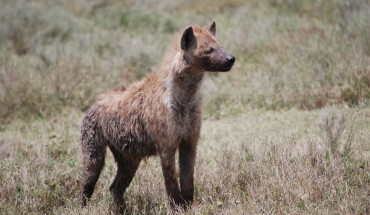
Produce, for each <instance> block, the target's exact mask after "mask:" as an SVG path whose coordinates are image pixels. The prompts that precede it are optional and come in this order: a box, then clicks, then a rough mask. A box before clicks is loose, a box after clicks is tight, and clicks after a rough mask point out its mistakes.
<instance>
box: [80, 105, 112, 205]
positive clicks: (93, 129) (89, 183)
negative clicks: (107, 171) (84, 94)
mask: <svg viewBox="0 0 370 215" xmlns="http://www.w3.org/2000/svg"><path fill="white" fill-rule="evenodd" d="M92 109H93V108H92ZM99 136H100V135H99V132H98V131H97V126H96V112H95V111H92V110H91V109H90V111H89V112H88V113H87V114H86V116H85V118H84V120H83V122H82V127H81V144H82V152H83V159H84V161H83V173H82V178H81V200H82V206H86V202H87V200H88V199H89V198H90V197H91V196H92V194H93V192H94V187H95V184H96V182H97V181H98V179H99V176H100V173H101V171H102V169H103V167H104V160H105V153H106V144H105V143H104V142H103V141H102V140H101V138H99Z"/></svg>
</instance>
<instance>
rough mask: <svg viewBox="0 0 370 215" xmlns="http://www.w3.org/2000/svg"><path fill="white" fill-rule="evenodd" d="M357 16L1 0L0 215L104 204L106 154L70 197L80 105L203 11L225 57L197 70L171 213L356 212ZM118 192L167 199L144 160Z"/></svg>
mask: <svg viewBox="0 0 370 215" xmlns="http://www.w3.org/2000/svg"><path fill="white" fill-rule="evenodd" d="M369 17H370V4H369V2H368V1H367V0H353V1H345V0H327V1H319V0H307V1H294V0H261V1H242V0H225V1H223V0H213V1H211V0H205V1H194V0H191V1H169V0H167V1H160V2H157V1H125V2H122V1H118V0H111V1H106V2H105V1H101V3H100V2H99V3H97V1H94V2H90V1H82V0H78V1H67V0H56V1H53V2H52V3H51V2H49V1H45V0H33V1H24V0H0V123H1V124H0V184H1V185H0V196H1V198H0V214H109V207H110V203H111V195H110V193H109V192H108V187H109V185H110V183H111V182H112V179H113V177H114V174H115V168H116V167H115V164H114V162H113V159H112V156H111V154H110V153H109V156H108V160H107V162H106V166H105V168H104V171H103V174H102V176H101V178H100V180H99V182H98V185H97V189H96V192H95V193H94V196H93V199H92V201H91V203H90V204H89V206H88V208H86V209H81V208H80V206H79V201H78V191H79V175H80V170H81V159H82V155H81V149H80V145H79V135H80V134H79V132H80V123H81V119H82V115H83V111H85V110H86V109H87V108H88V107H89V106H90V105H91V104H92V103H93V102H94V100H95V98H96V97H97V96H98V95H99V94H100V93H102V92H104V91H106V90H108V89H111V88H113V87H115V86H117V85H118V84H125V85H128V84H130V83H132V82H134V81H137V80H138V79H140V78H142V77H143V76H145V75H146V74H147V73H149V72H151V71H154V70H155V69H156V68H157V66H158V64H159V62H160V60H161V58H162V57H163V55H164V53H165V50H166V49H167V47H168V45H169V44H170V43H171V41H172V37H173V35H174V33H175V32H176V31H178V30H179V29H181V28H184V27H186V26H187V25H189V24H191V23H197V24H200V25H206V24H208V23H209V22H210V21H211V20H213V19H214V20H216V22H217V37H218V40H219V41H220V43H221V44H222V45H223V46H224V47H225V49H226V50H227V51H228V52H229V53H232V54H233V55H235V56H236V57H237V61H236V64H235V66H234V68H233V70H232V71H231V72H229V73H222V74H221V73H220V74H214V73H213V74H209V75H208V77H207V78H206V80H205V81H204V84H203V87H202V90H203V95H204V105H203V113H204V122H203V129H202V136H201V141H200V143H199V150H198V157H197V165H196V182H195V186H196V200H195V203H194V205H193V207H192V208H191V209H190V210H189V211H188V212H185V213H188V214H269V213H274V214H367V213H368V211H369V205H370V202H369V200H368V187H367V186H368V185H367V184H368V181H369V174H370V173H369V159H370V142H369V139H370V136H369V134H370V124H369V121H370V118H369V117H370V109H369V100H370V90H369V89H370V68H369V65H370V40H369V35H370V20H369ZM126 198H127V203H128V205H129V207H130V209H131V210H132V211H133V213H134V214H167V213H169V212H170V209H169V206H168V203H167V197H166V195H165V190H164V185H163V179H162V174H161V170H160V163H159V160H158V159H156V158H150V159H148V160H147V161H145V162H143V163H142V164H141V166H140V169H139V171H138V173H137V175H136V177H135V179H134V181H133V183H132V184H131V186H130V188H129V189H128V192H127V195H126Z"/></svg>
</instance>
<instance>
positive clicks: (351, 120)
mask: <svg viewBox="0 0 370 215" xmlns="http://www.w3.org/2000/svg"><path fill="white" fill-rule="evenodd" d="M81 118H82V113H81V112H80V111H77V110H66V111H65V112H63V113H61V114H60V115H56V116H53V117H51V118H50V119H49V120H41V121H34V122H32V123H25V122H22V121H14V122H13V123H12V124H11V125H9V127H7V129H6V131H2V132H1V133H0V139H1V145H0V147H1V152H2V153H1V158H0V159H1V162H0V170H1V171H0V173H1V174H0V184H2V185H1V187H0V194H1V197H2V198H1V204H0V205H1V206H0V211H2V213H3V214H109V206H110V203H111V196H110V193H109V191H108V187H109V185H110V183H111V182H112V180H113V177H114V174H115V169H116V167H115V164H114V161H113V158H112V156H111V154H110V153H109V156H108V159H107V161H106V165H105V168H104V171H103V173H102V175H101V178H100V180H99V182H98V184H97V189H96V192H95V194H94V195H93V199H92V201H91V203H90V204H89V207H88V208H86V209H83V210H81V208H80V206H79V201H78V198H77V197H78V196H77V193H78V189H79V187H78V178H79V174H80V169H81V158H82V156H81V150H80V144H79V123H80V120H81ZM343 119H345V120H343ZM369 119H370V109H369V108H368V107H362V108H359V109H357V110H354V109H338V108H328V109H324V110H321V111H298V110H294V109H292V110H290V111H282V112H271V111H267V112H265V111H251V112H248V113H245V114H241V115H239V116H237V117H227V118H223V119H222V120H211V119H209V120H206V121H205V122H204V126H203V130H202V137H201V142H200V144H199V150H198V159H197V165H196V173H195V175H196V180H195V187H196V200H195V203H194V206H193V207H192V208H191V209H190V210H189V211H188V212H186V213H187V214H269V213H274V214H367V212H368V211H369V199H368V180H369V174H370V172H369V158H370V144H369V139H370V136H369V134H370V125H369ZM333 141H334V142H335V144H333ZM126 198H127V202H128V205H129V206H130V209H131V210H132V212H133V213H134V214H167V213H169V207H168V205H167V201H166V200H167V197H166V194H165V189H164V184H163V177H162V174H161V168H160V163H159V160H158V159H157V158H150V159H148V160H147V161H144V162H143V163H142V164H141V166H140V168H139V170H138V173H137V175H136V176H135V178H134V181H133V183H132V184H131V186H130V187H129V189H128V192H127V194H126Z"/></svg>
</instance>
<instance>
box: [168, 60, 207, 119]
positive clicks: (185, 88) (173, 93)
mask: <svg viewBox="0 0 370 215" xmlns="http://www.w3.org/2000/svg"><path fill="white" fill-rule="evenodd" d="M164 67H165V68H163V70H162V71H163V72H164V75H165V77H164V80H165V81H164V88H165V92H166V93H165V103H166V105H167V106H168V107H170V108H171V109H173V110H175V111H180V112H182V113H185V112H186V111H188V110H190V109H191V108H192V107H193V106H194V105H196V104H197V103H199V102H200V101H201V95H200V90H199V89H200V87H201V85H202V82H203V77H204V72H203V71H197V70H195V69H193V68H191V67H189V66H188V65H187V64H186V62H185V61H184V58H183V56H182V55H181V53H177V54H176V55H175V57H173V58H172V61H171V62H168V63H167V64H165V65H164Z"/></svg>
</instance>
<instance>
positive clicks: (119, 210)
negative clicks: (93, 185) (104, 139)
mask: <svg viewBox="0 0 370 215" xmlns="http://www.w3.org/2000/svg"><path fill="white" fill-rule="evenodd" d="M109 148H110V149H111V151H112V154H113V156H114V159H115V161H116V162H117V175H116V177H115V179H114V181H113V183H112V185H111V186H110V187H109V191H110V192H111V193H112V195H113V203H114V205H113V207H114V210H115V213H116V214H123V213H125V212H127V211H126V205H125V202H124V198H123V194H124V192H125V190H126V188H127V187H128V186H129V185H130V183H131V181H132V179H133V178H134V175H135V173H136V170H137V169H138V167H139V165H140V161H141V158H140V157H135V156H133V155H130V154H124V153H123V154H122V153H120V152H119V151H118V150H116V149H115V148H114V147H109Z"/></svg>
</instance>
